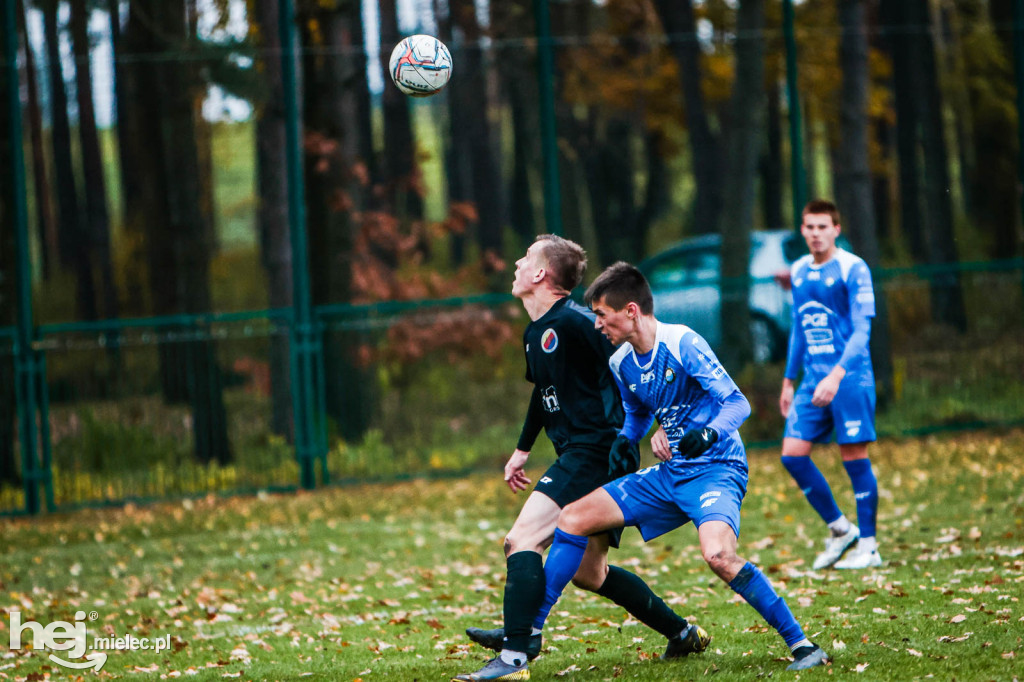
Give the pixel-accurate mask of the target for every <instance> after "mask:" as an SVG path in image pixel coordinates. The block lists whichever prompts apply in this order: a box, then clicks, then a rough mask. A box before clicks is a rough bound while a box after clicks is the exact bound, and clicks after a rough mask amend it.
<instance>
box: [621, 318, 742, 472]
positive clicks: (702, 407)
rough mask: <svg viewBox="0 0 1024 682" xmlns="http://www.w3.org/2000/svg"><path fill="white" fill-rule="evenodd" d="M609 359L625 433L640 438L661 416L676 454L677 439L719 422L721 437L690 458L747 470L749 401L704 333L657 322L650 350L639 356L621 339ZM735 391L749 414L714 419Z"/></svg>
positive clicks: (696, 461)
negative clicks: (742, 430)
mask: <svg viewBox="0 0 1024 682" xmlns="http://www.w3.org/2000/svg"><path fill="white" fill-rule="evenodd" d="M608 364H609V366H610V367H611V369H612V375H613V376H614V377H615V381H616V382H617V383H618V385H619V393H621V394H622V404H623V407H624V408H625V410H626V421H625V424H624V425H623V427H622V432H621V433H622V435H624V436H626V437H627V438H629V439H630V440H633V441H639V440H640V439H641V438H643V437H644V436H645V435H646V433H647V431H648V429H650V427H651V424H652V423H653V421H654V420H655V419H657V420H658V423H659V424H661V426H662V428H664V429H665V433H666V435H667V436H668V442H669V445H670V446H671V448H672V451H673V452H675V453H678V452H679V440H680V439H681V438H682V437H683V434H684V433H686V432H687V431H689V430H690V429H694V428H702V427H704V426H711V427H712V428H715V427H719V428H716V430H717V431H718V432H719V439H718V441H717V442H716V443H715V444H714V445H712V446H711V448H710V449H709V450H708V451H707V452H705V453H704V454H702V455H701V456H700V457H696V458H694V459H691V460H687V462H690V463H709V462H735V463H736V464H738V465H739V466H741V467H742V468H743V469H744V470H745V469H746V466H747V455H746V452H745V450H744V448H743V441H742V439H741V438H740V434H739V432H738V431H737V428H738V427H739V423H741V422H742V419H743V418H745V417H746V415H748V414H749V413H750V408H749V405H747V404H746V398H743V394H742V393H740V389H739V388H738V387H737V386H736V384H735V382H733V380H732V377H730V376H729V374H728V373H727V372H726V371H725V368H724V367H722V363H720V362H719V361H718V358H717V357H716V356H715V354H714V352H713V351H712V350H711V347H710V346H708V343H707V341H705V340H704V338H703V337H702V336H701V335H700V334H698V333H697V332H695V331H693V330H692V329H690V328H689V327H687V326H685V325H681V324H663V323H661V322H659V323H658V328H657V332H656V336H655V342H654V348H652V349H651V350H650V351H649V352H648V353H644V354H642V355H638V354H637V353H636V351H635V350H634V349H633V346H632V344H630V343H628V342H627V343H623V344H622V345H621V346H619V348H618V350H616V351H615V354H614V355H612V357H611V359H610V360H609V361H608ZM733 394H738V396H739V397H740V398H742V401H743V403H744V405H743V406H744V408H745V413H744V414H742V415H740V416H739V417H737V418H735V419H734V418H732V417H729V418H726V419H725V420H724V421H726V422H727V423H726V424H725V425H718V424H716V423H715V422H714V420H715V418H716V417H718V416H719V414H720V413H721V412H722V406H723V404H724V403H725V402H726V400H727V399H729V398H730V396H732V395H733ZM723 417H726V415H723ZM733 422H735V423H733ZM673 461H675V460H673Z"/></svg>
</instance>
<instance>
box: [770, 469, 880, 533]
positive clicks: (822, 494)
mask: <svg viewBox="0 0 1024 682" xmlns="http://www.w3.org/2000/svg"><path fill="white" fill-rule="evenodd" d="M782 466H784V467H786V471H788V472H789V475H790V476H792V477H793V480H794V481H796V484H797V485H798V486H800V489H801V490H803V492H804V495H806V496H807V501H808V502H810V503H811V506H812V507H814V511H816V512H818V515H819V516H820V517H821V518H822V520H824V521H825V523H832V522H833V521H835V520H836V519H838V518H839V517H840V516H842V515H843V513H842V512H841V511H839V507H838V506H837V505H836V498H835V497H833V496H832V488H830V487H829V485H828V481H826V480H825V477H824V476H823V475H822V474H821V470H819V469H818V467H817V465H815V463H814V461H813V460H812V459H811V458H810V457H790V456H789V455H783V456H782ZM869 469H870V467H869ZM847 471H849V469H847ZM851 477H852V474H851ZM853 489H854V490H855V491H856V490H857V486H856V484H855V485H854V488H853ZM857 512H858V513H857V518H858V519H859V518H860V501H859V500H858V501H857ZM861 530H862V531H863V526H861ZM862 534H863V533H862ZM872 535H874V533H872Z"/></svg>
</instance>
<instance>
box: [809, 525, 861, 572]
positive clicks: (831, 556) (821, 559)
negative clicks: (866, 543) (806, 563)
mask: <svg viewBox="0 0 1024 682" xmlns="http://www.w3.org/2000/svg"><path fill="white" fill-rule="evenodd" d="M859 538H860V529H859V528H857V526H854V525H851V526H850V530H848V531H846V533H845V534H843V535H839V536H832V537H829V538H827V539H826V540H825V551H824V552H822V553H821V554H819V555H818V556H816V557H815V558H814V563H813V564H811V568H813V569H814V570H815V571H820V570H821V569H823V568H828V567H829V566H831V565H832V564H834V563H836V562H837V561H839V557H841V556H843V552H845V551H846V550H847V549H849V548H850V546H851V545H852V544H853V543H855V542H857V540H858V539H859Z"/></svg>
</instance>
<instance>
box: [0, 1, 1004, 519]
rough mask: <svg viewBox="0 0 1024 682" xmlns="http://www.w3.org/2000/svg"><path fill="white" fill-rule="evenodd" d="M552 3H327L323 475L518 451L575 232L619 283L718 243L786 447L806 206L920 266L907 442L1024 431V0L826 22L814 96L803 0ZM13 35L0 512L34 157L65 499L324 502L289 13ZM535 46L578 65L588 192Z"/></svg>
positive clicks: (273, 4)
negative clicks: (300, 425) (547, 315)
mask: <svg viewBox="0 0 1024 682" xmlns="http://www.w3.org/2000/svg"><path fill="white" fill-rule="evenodd" d="M13 1H14V0H11V2H13ZM545 4H546V10H547V12H548V14H547V16H549V19H550V32H551V39H550V41H548V42H546V43H539V42H538V40H537V33H538V24H537V21H536V17H537V14H536V5H535V3H534V2H532V0H531V1H527V0H505V1H504V2H500V3H488V2H485V1H484V2H473V1H471V0H448V1H447V2H441V1H440V0H438V1H437V2H431V1H428V0H407V1H401V2H399V1H398V0H379V1H375V0H364V1H363V2H355V1H346V0H295V3H294V9H295V17H294V26H295V30H296V36H297V40H298V45H299V50H298V61H297V65H296V66H297V72H298V78H299V93H298V98H299V99H298V102H297V106H298V108H299V110H300V111H301V129H302V137H301V152H302V155H303V171H304V177H305V186H304V197H303V200H304V206H305V217H306V226H307V229H308V240H309V253H308V259H309V280H310V283H311V299H312V304H313V306H314V307H315V311H316V312H315V323H316V344H317V348H316V357H317V358H318V362H319V363H320V364H319V365H318V367H317V371H318V373H319V375H320V376H321V377H323V381H322V384H323V385H322V386H321V388H320V389H319V392H320V393H321V394H322V395H320V401H321V404H322V408H323V409H322V413H320V414H318V415H317V416H316V420H317V425H318V428H320V429H321V430H322V431H323V432H324V433H325V434H326V435H325V438H324V448H323V453H322V457H323V461H324V466H323V469H322V471H321V475H322V477H323V478H324V479H327V478H328V471H330V477H331V478H332V479H333V480H337V479H339V478H340V479H347V478H366V477H374V476H391V475H398V474H406V473H415V472H417V471H422V470H431V471H457V470H460V468H462V467H466V466H471V465H476V464H479V463H480V462H485V461H486V462H490V461H496V460H499V459H502V458H503V457H504V456H506V454H507V451H509V448H510V447H511V446H512V445H514V441H513V440H512V439H513V438H514V433H515V432H516V431H517V429H518V425H519V423H520V420H521V415H522V413H523V409H525V397H526V395H527V393H526V391H527V388H528V387H527V386H526V385H525V382H524V381H522V378H521V377H522V359H521V349H520V348H519V335H520V333H521V330H522V327H523V325H524V324H525V320H524V318H523V316H522V314H521V311H520V310H519V306H518V304H517V303H515V302H514V301H512V300H510V299H509V298H508V297H507V291H508V289H509V286H510V282H511V277H512V267H513V266H512V263H513V262H514V261H515V259H516V258H518V257H519V255H521V254H522V252H523V251H524V249H525V248H526V246H527V245H528V244H529V243H530V242H531V241H532V239H533V237H534V235H536V234H539V233H543V232H546V231H552V230H555V229H557V230H558V231H561V232H562V233H563V234H564V235H565V236H567V237H569V238H572V239H575V240H577V241H579V242H580V243H581V244H583V245H584V246H585V247H586V249H587V251H588V253H589V255H590V269H589V277H593V276H594V275H595V274H596V273H597V272H599V271H600V269H601V267H603V266H604V265H607V264H609V263H610V262H613V261H615V260H619V259H625V260H629V261H634V262H636V261H639V260H640V259H642V258H644V257H646V256H649V255H652V254H654V253H656V252H658V251H659V250H661V249H663V248H665V247H666V246H668V245H670V244H672V243H674V242H676V241H677V240H679V239H681V238H684V237H688V236H692V235H699V234H704V233H715V232H717V233H720V234H721V235H722V239H723V259H722V272H721V276H722V281H723V282H724V283H726V285H727V286H733V284H732V283H735V287H736V292H734V293H735V295H732V296H728V295H727V296H725V304H724V305H723V307H722V323H723V329H724V337H725V338H726V339H729V340H730V341H729V343H726V344H724V346H723V348H721V349H717V350H718V351H719V353H720V355H722V356H723V359H724V360H725V362H726V365H727V366H729V367H730V368H731V369H732V371H733V373H734V374H736V375H737V377H738V378H739V379H740V380H741V386H743V388H744V390H745V391H746V392H748V393H749V394H750V395H751V396H753V402H754V403H755V416H754V418H753V419H752V420H751V422H750V423H751V426H750V427H749V428H750V429H751V431H750V433H749V435H747V438H748V439H754V440H758V439H761V440H765V439H776V438H778V433H779V429H780V428H781V420H780V419H778V418H777V415H773V409H774V408H773V403H774V400H775V391H777V386H778V383H777V382H778V378H779V373H780V371H781V370H780V369H779V368H777V367H775V368H772V367H769V368H763V367H754V366H752V365H751V364H750V362H749V360H750V339H749V325H748V323H747V320H748V318H749V310H748V309H747V296H746V295H745V292H746V291H747V289H746V287H749V282H748V281H747V271H748V268H747V261H748V258H749V249H750V239H749V232H750V230H753V229H773V228H776V229H777V228H794V227H795V226H796V225H797V223H798V219H799V216H797V215H794V205H799V202H798V201H796V198H811V197H815V196H825V197H832V198H834V199H835V200H836V202H837V203H838V205H839V207H840V210H841V211H842V212H843V226H844V230H845V234H846V235H847V237H848V238H849V240H850V243H851V245H852V247H853V250H854V251H855V252H856V253H858V254H860V255H861V256H863V257H864V258H865V259H866V260H867V261H868V263H869V264H870V265H871V266H872V267H873V268H876V269H877V271H878V272H881V271H882V269H883V268H885V269H887V271H888V272H889V273H890V274H891V277H889V278H888V279H882V280H880V290H882V291H884V292H885V295H884V296H882V297H881V298H880V301H881V303H882V306H881V308H880V316H879V320H878V322H876V327H875V333H874V338H873V344H874V351H875V362H876V367H878V368H879V380H880V392H881V394H882V395H883V399H884V402H886V403H887V404H891V405H893V406H896V407H895V408H894V409H896V412H894V413H893V416H892V418H891V419H892V420H891V422H890V428H889V433H902V432H907V431H912V430H914V429H921V428H926V427H927V428H934V427H941V426H943V425H947V424H971V423H975V422H978V423H988V422H992V421H996V422H999V423H1005V422H1014V421H1016V420H1019V419H1020V418H1021V417H1022V409H1021V407H1022V402H1021V395H1020V391H1019V389H1017V388H1015V386H1016V385H1019V384H1020V383H1021V381H1020V380H1021V379H1022V378H1024V377H1022V376H1021V372H1022V369H1021V368H1022V367H1024V362H1021V356H1022V353H1021V344H1020V329H1021V327H1022V326H1024V325H1022V320H1021V317H1022V314H1024V301H1022V288H1024V279H1022V272H1021V267H1020V262H1021V261H1020V258H1021V255H1022V243H1024V237H1022V234H1024V233H1022V229H1021V210H1020V205H1021V193H1020V180H1019V178H1020V175H1019V170H1018V169H1019V168H1020V167H1021V166H1020V150H1019V136H1018V128H1019V121H1018V118H1019V109H1018V101H1019V98H1020V88H1019V81H1018V80H1017V78H1018V77H1019V76H1020V73H1019V69H1020V68H1021V65H1022V60H1024V57H1016V58H1015V54H1024V53H1022V52H1017V53H1015V48H1016V49H1018V50H1020V45H1019V44H1015V40H1018V41H1019V40H1020V38H1021V35H1022V33H1021V31H1022V28H1021V27H1022V23H1021V22H1024V18H1021V17H1017V18H1016V23H1015V17H1014V2H1013V0H901V1H900V2H877V1H868V0H839V1H838V2H826V1H823V0H806V1H804V2H796V3H794V7H793V9H794V12H795V16H794V23H793V26H794V35H795V56H796V67H797V69H796V77H797V80H796V90H795V91H796V93H797V94H798V95H799V99H798V100H794V99H792V98H791V97H790V96H788V95H787V87H786V36H785V33H784V30H783V26H784V16H783V15H784V9H785V8H784V3H783V2H781V1H780V0H676V1H671V0H604V1H602V2H592V1H589V0H551V1H550V2H548V3H539V5H540V6H542V7H543V6H544V5H545ZM15 13H16V30H15V31H14V32H13V33H10V32H8V33H5V34H3V37H2V38H0V39H2V40H4V41H5V42H8V43H9V42H10V39H12V38H16V43H17V44H16V45H10V44H6V45H4V48H5V50H6V51H5V54H16V55H17V60H16V66H17V68H16V69H5V70H3V72H0V81H2V82H0V92H2V93H4V103H3V106H2V107H0V129H2V130H3V131H4V133H3V135H2V136H0V490H2V489H4V488H3V485H4V484H6V485H7V486H8V487H7V488H6V490H8V491H9V492H10V496H9V497H5V498H0V510H4V509H14V508H17V507H19V506H20V505H21V504H22V503H23V501H24V500H23V498H21V497H20V495H21V494H22V493H21V491H20V487H21V485H22V483H23V482H24V474H25V467H26V465H25V463H24V462H25V461H26V460H25V457H24V455H23V453H22V448H23V447H24V446H23V445H21V442H20V440H19V433H18V432H19V426H18V423H19V420H18V415H17V404H18V394H17V392H16V388H15V387H16V383H17V382H16V381H15V375H16V373H17V372H18V371H19V369H18V368H19V364H18V362H19V361H18V359H17V358H18V357H19V356H18V349H17V344H16V343H15V337H16V334H15V333H14V331H13V330H14V328H15V327H14V326H15V324H16V320H17V313H18V310H17V295H16V286H17V281H18V275H17V274H16V273H17V263H16V247H15V239H16V230H15V229H14V225H15V220H16V216H15V213H16V212H15V210H14V208H13V207H14V206H15V205H16V197H15V196H14V193H15V192H17V191H19V186H18V183H17V182H16V178H15V177H14V174H13V171H12V168H14V167H15V161H14V158H15V153H14V152H15V148H16V146H17V145H18V144H19V143H20V145H21V149H22V150H23V152H24V159H25V166H24V167H25V175H26V180H27V182H26V185H25V187H24V192H25V198H26V200H27V208H28V226H29V232H30V235H31V236H30V242H31V244H30V245H31V262H32V266H33V268H32V277H31V281H30V283H31V288H32V300H33V304H32V313H33V319H34V323H35V325H37V326H35V327H34V331H33V334H34V338H33V344H34V346H33V348H34V352H35V353H37V354H38V355H39V357H40V362H45V365H44V370H43V372H42V376H43V377H44V380H43V381H42V385H41V386H40V389H41V391H42V393H43V394H44V395H43V401H44V407H43V410H44V411H43V414H44V416H46V423H45V424H44V425H43V443H42V444H41V446H40V447H41V448H42V449H43V450H44V453H43V455H42V457H43V460H44V462H45V465H44V468H46V469H48V470H50V471H52V480H53V481H54V482H55V483H56V485H57V497H58V501H64V502H66V503H77V502H88V501H96V500H111V499H124V498H127V497H135V496H147V495H162V494H166V493H181V492H195V491H201V490H206V489H233V488H245V487H247V486H251V487H266V486H267V485H274V484H280V485H288V484H292V483H294V480H295V472H294V466H295V464H294V457H293V456H292V455H291V454H290V453H291V450H290V443H291V442H292V439H293V437H294V432H293V428H294V425H293V415H292V405H293V398H294V396H293V382H292V380H291V377H290V371H291V370H290V360H289V343H290V341H291V338H290V336H289V333H290V330H289V325H290V324H291V322H290V318H289V316H288V313H287V309H288V308H289V306H291V303H292V296H293V291H292V287H293V274H292V264H293V260H294V259H293V254H292V251H291V241H290V237H289V230H290V225H289V215H288V209H289V205H288V202H289V194H288V191H289V187H288V176H287V174H286V172H285V169H286V167H287V158H286V151H287V144H286V116H287V105H288V101H289V96H288V95H289V93H287V92H286V91H285V80H284V77H283V70H282V69H283V67H282V59H281V54H282V44H281V39H280V35H281V33H280V28H281V27H280V23H279V22H280V4H279V2H278V1H277V0H18V1H17V3H16V9H15ZM412 33H429V34H433V35H436V36H438V37H439V38H441V39H442V40H443V41H444V42H445V43H446V44H447V45H448V47H449V48H450V50H451V52H452V56H453V61H454V69H453V77H452V79H451V82H450V84H449V85H448V87H447V88H446V89H445V90H444V91H443V92H442V93H441V94H440V95H438V96H436V97H432V98H429V99H425V100H420V99H412V98H408V97H405V96H403V95H401V94H400V93H399V92H398V91H397V90H396V89H395V88H394V87H393V86H392V85H391V84H390V81H389V80H388V77H387V73H386V61H387V58H388V56H389V54H390V52H391V48H392V47H393V46H394V44H395V43H397V42H398V41H399V40H400V38H401V37H402V36H405V35H409V34H412ZM538 45H541V46H542V47H546V46H548V45H549V46H550V47H551V50H552V56H553V65H554V68H553V82H552V88H551V90H550V93H551V95H553V99H554V102H553V104H554V108H553V116H554V119H553V121H554V124H555V130H556V135H557V137H556V140H555V144H554V147H553V151H554V152H555V153H557V159H556V160H557V169H558V175H557V181H558V185H557V187H556V188H552V187H550V186H549V187H547V188H545V186H544V183H545V182H551V177H552V176H551V174H550V166H547V165H546V163H550V158H546V156H545V155H546V152H548V151H552V150H546V149H544V147H543V145H542V141H543V137H544V135H543V126H544V123H545V121H544V109H543V107H542V104H543V102H544V101H545V91H544V89H543V87H544V85H545V79H544V78H543V69H541V70H539V69H538V54H539V50H538ZM5 63H6V62H5ZM1015 66H1016V68H1015ZM12 74H15V75H16V76H17V82H16V83H14V84H12V83H11V82H10V79H11V77H12ZM12 85H13V87H12ZM11 92H15V93H17V101H13V100H12V97H11V95H10V93H11ZM12 111H15V112H18V115H19V116H20V118H21V123H22V126H21V127H22V131H23V139H22V140H15V139H12V138H11V136H10V135H9V134H8V133H7V131H8V130H10V125H11V122H12V116H13V114H12ZM795 124H798V125H795ZM794 134H795V135H794ZM794 142H796V143H797V144H794ZM794 178H797V181H796V183H797V185H798V186H795V185H794ZM545 189H547V191H548V192H549V193H550V192H552V191H554V194H555V196H557V197H558V198H559V200H560V204H559V205H560V215H559V216H558V224H557V225H551V224H549V223H550V219H548V218H546V214H545V203H544V202H545ZM737 292H738V293H737ZM452 297H464V298H461V299H459V300H457V301H442V302H440V303H438V302H436V301H437V300H438V299H451V298H452ZM431 301H434V302H433V303H432V302H431ZM397 302H408V303H405V304H401V303H397ZM979 350H982V351H985V352H982V353H979V352H978V351H979ZM911 351H913V352H911ZM951 366H952V367H956V371H955V372H950V370H949V368H950V367H951ZM1007 377H1009V378H1010V379H1011V381H1009V382H1007V381H1005V379H1006V378H1007ZM1000 379H1002V381H1001V380H1000ZM897 408H898V409H897ZM24 423H26V422H22V424H24ZM883 424H884V422H883ZM22 429H24V426H23V427H22ZM51 446H52V452H50V448H51ZM328 463H329V464H328ZM243 464H244V466H245V468H246V471H247V472H248V473H242V471H241V469H242V468H243ZM112 472H118V473H119V474H124V476H123V477H122V479H118V480H119V481H120V482H118V483H116V484H114V483H111V480H113V479H111V478H110V476H109V475H110V474H111V473H112ZM183 472H184V473H183ZM254 472H255V473H254ZM131 476H135V478H132V477H131ZM90 477H94V478H90Z"/></svg>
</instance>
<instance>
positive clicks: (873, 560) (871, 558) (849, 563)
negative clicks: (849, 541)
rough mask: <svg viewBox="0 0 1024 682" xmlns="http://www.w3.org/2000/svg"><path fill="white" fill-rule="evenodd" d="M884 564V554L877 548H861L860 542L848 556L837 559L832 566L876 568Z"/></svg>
mask: <svg viewBox="0 0 1024 682" xmlns="http://www.w3.org/2000/svg"><path fill="white" fill-rule="evenodd" d="M881 565H882V555H881V554H879V553H878V550H877V549H867V548H861V546H860V543H858V544H857V546H856V547H854V548H853V551H851V552H850V553H849V554H847V555H846V558H845V559H843V560H842V561H837V562H836V563H835V565H834V566H832V568H838V569H843V568H874V567H876V566H881Z"/></svg>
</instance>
